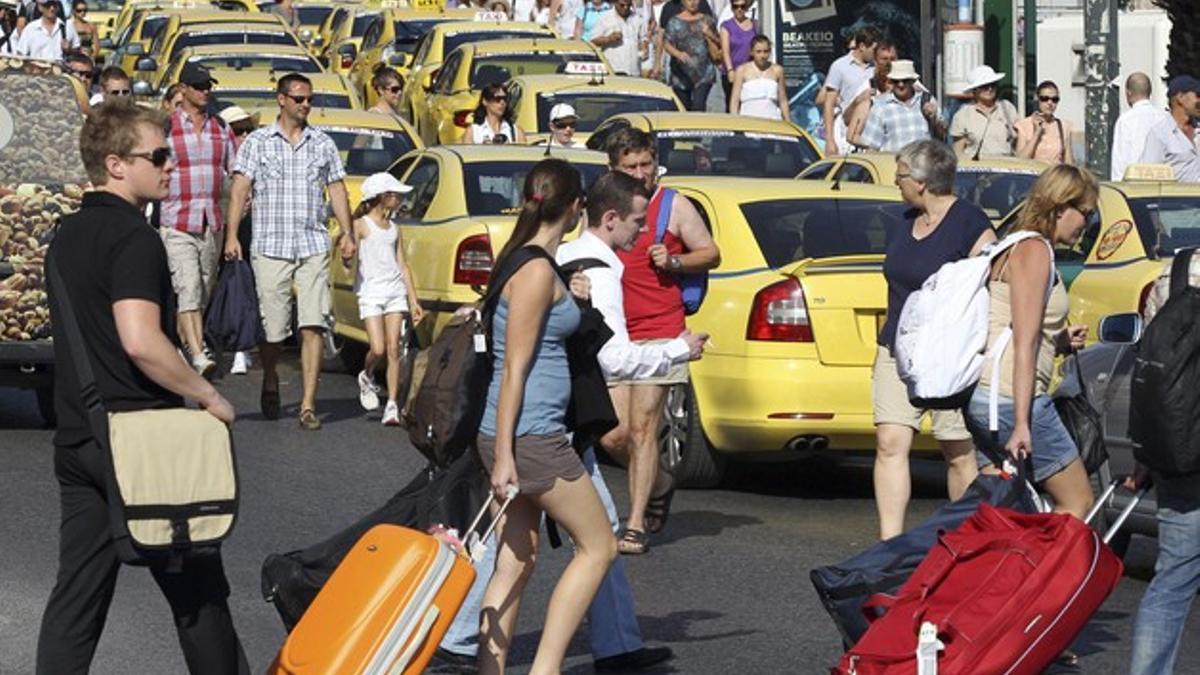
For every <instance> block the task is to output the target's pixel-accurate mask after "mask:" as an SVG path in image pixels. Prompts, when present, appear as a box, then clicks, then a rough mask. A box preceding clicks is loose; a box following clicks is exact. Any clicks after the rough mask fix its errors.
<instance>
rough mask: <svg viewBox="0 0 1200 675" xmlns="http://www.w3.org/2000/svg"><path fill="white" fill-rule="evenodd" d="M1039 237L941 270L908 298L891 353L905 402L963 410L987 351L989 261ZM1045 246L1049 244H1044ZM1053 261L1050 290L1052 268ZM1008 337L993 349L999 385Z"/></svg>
mask: <svg viewBox="0 0 1200 675" xmlns="http://www.w3.org/2000/svg"><path fill="white" fill-rule="evenodd" d="M1035 237H1039V238H1040V237H1041V235H1039V234H1038V233H1036V232H1030V231H1022V232H1014V233H1013V234H1010V235H1008V236H1007V237H1005V238H1004V239H1003V240H1001V241H998V242H995V243H993V244H991V245H990V246H989V247H987V248H985V249H984V250H983V251H982V252H981V253H980V254H979V255H977V256H973V257H970V258H964V259H962V260H957V261H955V262H949V263H946V264H945V265H942V267H941V269H939V270H938V271H937V272H936V273H935V274H934V275H933V276H931V277H929V278H928V279H926V280H925V283H924V284H922V286H921V288H920V289H919V290H917V291H914V292H913V293H912V295H909V296H908V300H906V301H905V303H904V308H903V309H902V310H901V311H900V321H899V323H898V324H897V326H896V344H895V348H894V349H893V352H894V355H895V357H896V366H897V368H898V370H899V371H900V379H902V380H904V383H905V384H906V385H908V398H909V400H911V401H912V402H913V405H916V406H917V407H920V408H932V409H939V410H949V409H956V408H961V407H962V406H963V405H964V404H965V403H966V402H967V400H968V399H969V397H970V395H971V391H972V389H973V387H974V385H975V383H976V382H978V381H979V376H980V374H981V373H982V372H983V364H984V361H985V360H986V359H987V358H988V356H987V355H986V354H985V352H986V351H987V348H988V344H987V340H988V277H989V276H990V274H991V269H992V261H993V260H995V259H996V257H997V256H999V255H1000V254H1001V253H1003V252H1004V251H1007V250H1008V249H1009V248H1012V247H1013V246H1014V245H1016V244H1017V243H1018V242H1021V241H1024V240H1026V239H1031V238H1035ZM1047 245H1049V242H1047ZM1053 260H1054V258H1053V256H1052V257H1051V265H1050V273H1051V277H1050V280H1051V287H1050V288H1047V289H1046V292H1047V295H1048V294H1049V292H1050V290H1051V288H1053V281H1054V264H1053ZM1011 337H1012V329H1011V328H1010V329H1006V330H1005V331H1004V332H1003V333H1001V334H1000V335H999V336H998V337H997V338H996V342H995V344H994V345H992V349H991V359H992V381H993V382H998V381H999V369H1000V359H1001V356H1002V355H1003V354H1004V350H1005V348H1007V346H1008V342H1009V339H1010V338H1011ZM998 391H999V389H998V387H996V386H993V387H992V393H993V396H992V398H993V399H996V400H995V401H993V405H992V408H993V412H992V415H991V418H992V419H991V424H990V425H989V426H991V427H992V429H993V430H995V428H996V413H995V412H994V410H995V408H996V406H997V405H998V396H997V395H996V394H997V392H998Z"/></svg>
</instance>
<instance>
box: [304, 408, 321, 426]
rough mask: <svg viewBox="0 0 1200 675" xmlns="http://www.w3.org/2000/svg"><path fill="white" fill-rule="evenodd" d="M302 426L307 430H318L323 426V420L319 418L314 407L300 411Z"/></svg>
mask: <svg viewBox="0 0 1200 675" xmlns="http://www.w3.org/2000/svg"><path fill="white" fill-rule="evenodd" d="M300 428H301V429H303V430H305V431H317V430H318V429H320V428H321V420H319V419H317V413H316V412H314V411H313V409H312V408H304V409H303V410H301V411H300Z"/></svg>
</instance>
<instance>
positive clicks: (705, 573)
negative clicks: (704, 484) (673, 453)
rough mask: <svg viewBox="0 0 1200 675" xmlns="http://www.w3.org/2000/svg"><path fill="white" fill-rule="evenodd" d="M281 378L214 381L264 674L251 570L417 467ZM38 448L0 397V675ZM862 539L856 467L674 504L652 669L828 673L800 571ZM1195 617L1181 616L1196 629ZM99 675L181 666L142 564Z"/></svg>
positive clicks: (31, 410)
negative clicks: (303, 422) (267, 394)
mask: <svg viewBox="0 0 1200 675" xmlns="http://www.w3.org/2000/svg"><path fill="white" fill-rule="evenodd" d="M283 380H284V381H283V391H284V400H285V417H284V418H283V419H281V420H279V421H275V422H270V421H266V420H263V419H262V417H261V415H260V414H259V413H258V410H257V399H258V396H257V386H258V383H259V377H258V373H256V372H254V371H252V372H251V374H250V375H249V376H247V377H237V378H231V379H226V380H225V381H224V382H223V383H222V384H221V387H222V390H223V391H224V392H225V393H226V395H227V396H228V397H229V398H230V399H231V400H232V401H233V402H234V404H235V406H237V408H238V410H239V414H240V416H239V420H238V423H237V425H236V427H235V430H236V431H235V433H236V440H237V447H238V451H239V468H240V472H241V480H242V490H243V492H242V510H241V520H240V522H239V524H238V527H237V530H236V532H235V534H234V535H233V537H232V539H231V540H230V541H229V542H228V544H227V546H226V547H225V564H226V570H227V572H228V575H229V578H230V583H231V585H232V588H233V595H232V597H231V600H230V602H231V606H232V611H233V614H234V618H235V621H236V623H237V628H238V631H239V633H240V635H241V638H242V641H243V643H244V645H245V648H246V651H247V654H248V655H249V657H250V662H251V664H252V666H253V667H254V669H255V670H256V671H259V672H261V670H262V669H263V668H265V667H266V666H267V664H268V663H269V662H270V659H271V657H272V656H273V654H274V653H275V651H276V650H277V649H278V648H279V645H280V644H281V642H282V640H283V637H284V633H283V628H282V625H281V624H280V622H279V619H278V617H277V615H276V614H275V611H274V609H273V608H272V607H271V606H270V605H268V604H266V603H265V602H263V600H262V598H261V596H260V594H259V569H260V565H261V563H262V560H263V558H264V557H265V556H266V555H267V554H268V553H271V552H279V551H287V550H291V549H295V548H300V547H303V546H306V545H308V544H310V543H313V542H315V541H318V540H319V539H322V538H324V537H325V536H326V535H328V534H329V533H331V532H333V531H336V530H337V529H339V528H340V527H342V526H343V525H345V524H347V523H349V522H351V521H353V520H354V519H356V518H357V517H358V516H360V515H361V514H363V513H365V512H367V511H369V510H371V509H373V508H375V507H376V506H377V505H379V504H380V503H382V502H383V501H385V500H386V499H387V498H388V497H389V496H390V495H391V494H392V493H393V492H394V491H395V490H396V489H398V488H399V487H400V486H401V485H402V484H403V483H405V482H407V480H408V479H409V477H410V476H412V475H413V474H414V473H415V472H416V471H417V470H419V468H420V466H421V465H422V463H421V461H420V460H419V456H418V455H417V453H416V452H415V451H414V450H412V449H411V447H409V446H408V444H407V443H406V440H405V435H404V433H403V432H400V431H398V430H395V429H388V428H384V427H382V426H381V425H380V424H379V423H378V418H377V417H373V418H367V417H365V416H364V415H363V413H362V411H361V409H359V407H358V402H357V390H356V388H355V386H354V382H353V378H352V377H351V376H349V375H343V374H329V373H327V374H325V375H324V376H323V378H322V389H321V396H320V404H319V408H320V409H321V416H322V418H323V421H324V422H325V428H324V429H323V430H322V431H320V432H317V433H307V432H303V431H300V430H299V429H298V428H297V426H296V422H295V419H294V416H295V400H297V399H298V396H299V391H298V390H299V384H298V373H297V372H295V371H294V370H292V369H287V370H285V371H284V372H283ZM50 438H51V432H50V431H48V430H45V429H42V428H40V426H39V420H38V417H37V413H36V408H35V406H34V401H33V396H32V394H30V393H28V392H20V391H16V390H0V457H2V458H3V460H2V462H0V484H2V485H3V488H2V492H0V494H2V495H3V497H0V512H2V513H3V514H4V515H3V518H0V673H4V674H8V673H29V672H32V668H33V665H32V664H33V658H34V650H35V645H36V640H37V628H38V623H39V619H40V616H41V612H42V608H43V606H44V603H45V600H46V597H47V595H48V593H49V591H50V588H51V585H52V583H53V579H54V571H55V569H56V546H57V541H58V537H57V524H58V506H57V500H58V492H57V486H56V484H55V481H54V475H53V467H52V462H51V458H52V452H51V445H50ZM917 470H918V474H919V475H918V480H917V484H916V489H915V493H916V499H915V501H914V503H913V506H912V511H911V514H912V516H913V517H914V518H919V517H923V516H924V515H926V514H928V513H929V512H931V511H932V510H933V509H935V508H936V506H937V504H938V498H939V495H942V494H944V492H943V491H944V487H943V486H942V485H941V484H940V483H939V481H938V480H937V479H936V476H935V474H936V473H937V470H938V468H937V466H936V465H933V464H922V465H918V469H917ZM604 472H605V475H606V477H607V478H608V480H609V484H610V485H611V486H612V488H613V492H614V493H615V494H616V495H617V503H618V505H621V504H624V503H626V502H625V494H626V490H625V474H624V472H623V471H621V470H619V469H616V468H613V467H606V468H605V469H604ZM619 508H621V507H620V506H619ZM874 530H875V517H874V506H873V503H872V501H871V490H870V473H869V470H867V469H866V465H865V463H864V462H862V461H853V460H850V461H843V462H840V463H834V462H832V461H812V462H805V463H796V464H787V465H761V464H760V465H753V466H742V467H735V469H734V470H733V471H732V472H731V475H730V477H729V479H728V480H727V481H726V484H725V486H724V487H722V488H721V489H718V490H706V491H691V492H683V493H680V494H679V495H677V496H676V498H675V502H674V508H673V512H672V515H671V520H670V523H669V525H668V526H667V529H666V530H665V532H664V533H663V534H662V535H660V536H659V537H658V538H656V539H655V540H654V541H653V545H654V548H653V550H652V551H651V553H650V554H649V555H647V556H642V557H634V558H626V564H627V566H628V570H629V574H630V577H631V579H632V581H633V584H634V587H635V588H634V591H635V596H636V598H637V603H638V614H639V618H640V620H641V625H642V629H643V632H644V633H645V636H646V639H647V641H648V642H649V643H652V644H669V645H671V646H672V647H673V648H674V650H675V652H676V655H677V656H676V658H675V660H674V661H673V662H672V663H671V664H670V665H669V667H666V668H663V669H662V670H660V671H658V672H677V673H821V672H828V668H829V666H830V665H832V664H833V663H834V662H835V661H836V659H837V658H838V657H839V655H840V653H841V650H840V644H839V639H838V637H837V634H836V631H835V629H834V627H833V625H832V623H831V622H830V620H829V618H828V616H827V615H826V614H825V612H824V610H823V609H822V607H821V606H820V603H819V602H818V601H817V598H816V595H815V594H814V592H813V590H812V587H811V585H810V583H809V580H808V571H809V570H810V569H811V568H812V567H814V566H818V565H822V564H827V563H830V562H835V561H838V560H841V559H843V558H845V557H847V556H849V555H850V554H852V553H854V552H857V551H858V550H860V549H862V548H864V547H865V546H866V545H868V544H869V543H870V542H871V541H872V538H873V536H874V534H873V533H874ZM546 551H547V552H546V553H544V554H543V556H542V558H541V560H540V561H539V569H538V571H537V573H536V574H535V577H534V579H533V580H532V582H531V584H530V591H529V592H528V593H527V596H526V599H525V602H524V604H523V608H524V610H525V611H524V612H523V614H522V616H521V620H520V624H519V631H518V633H519V637H518V638H517V641H516V646H515V651H514V658H513V660H512V663H513V664H514V667H513V668H512V671H511V672H516V673H521V672H526V670H527V668H528V664H529V663H530V662H531V660H532V656H533V650H534V649H535V647H536V642H537V636H538V632H539V627H540V625H541V621H542V618H543V615H544V611H545V606H546V602H547V599H548V596H549V593H550V590H551V588H552V585H553V582H554V580H555V579H556V578H557V575H558V574H559V572H560V571H561V569H562V567H563V565H564V564H565V561H566V555H567V554H566V553H565V552H563V551H561V550H560V551H549V549H548V548H547V549H546ZM1153 553H1154V549H1153V546H1152V543H1151V542H1150V541H1149V540H1144V539H1140V538H1137V537H1135V538H1134V543H1133V545H1132V546H1131V549H1130V553H1129V556H1128V558H1127V562H1128V563H1129V567H1130V573H1129V576H1127V577H1126V579H1125V580H1124V581H1123V582H1122V583H1121V585H1120V586H1119V587H1118V588H1117V590H1116V592H1115V593H1114V594H1113V595H1112V597H1111V598H1110V599H1109V600H1108V602H1107V603H1106V604H1105V605H1104V607H1103V608H1102V609H1101V610H1100V612H1099V613H1098V614H1097V616H1096V618H1095V620H1094V621H1093V623H1092V624H1091V625H1090V626H1089V628H1088V629H1087V630H1086V631H1085V633H1084V635H1083V636H1082V637H1081V638H1080V640H1079V641H1078V642H1077V644H1076V650H1077V651H1078V652H1079V653H1080V654H1081V655H1082V670H1083V671H1084V672H1091V673H1120V672H1126V670H1127V667H1128V658H1129V636H1130V632H1131V626H1132V620H1133V614H1134V613H1135V612H1136V608H1137V603H1138V601H1139V599H1140V598H1141V595H1142V592H1143V591H1144V589H1145V586H1146V583H1145V579H1147V578H1148V575H1149V570H1150V569H1151V568H1152V566H1153ZM1198 613H1200V612H1196V611H1193V615H1192V621H1191V622H1190V624H1189V629H1190V634H1191V635H1195V634H1196V630H1197V616H1196V615H1197V614H1198ZM584 630H586V628H584ZM93 672H95V673H101V674H107V673H114V674H116V673H119V674H121V675H138V674H142V673H145V674H150V675H158V674H161V673H182V672H184V666H183V662H182V658H181V656H180V652H179V648H178V645H177V644H176V642H175V636H174V631H173V628H172V626H171V619H170V612H169V609H168V607H167V604H166V602H165V601H164V600H163V598H162V597H161V595H160V594H159V593H158V590H157V587H156V586H155V585H154V583H153V581H152V580H151V578H150V575H149V574H148V573H147V572H145V571H144V570H141V569H134V568H126V569H125V570H124V571H123V572H122V575H121V579H120V582H119V586H118V589H117V594H116V599H115V601H114V602H113V605H112V609H111V611H110V614H109V621H108V625H107V628H106V631H105V633H104V636H103V638H102V639H101V641H100V645H99V648H98V650H97V654H96V659H95V663H94V668H93ZM567 672H571V673H590V672H592V668H591V659H590V656H589V655H588V654H587V641H586V639H583V638H582V637H577V639H576V641H575V644H574V645H573V647H572V649H571V652H570V659H569V661H568V663H567ZM1178 672H1180V673H1184V672H1192V673H1195V672H1200V643H1198V642H1197V641H1195V640H1187V641H1185V642H1184V644H1183V647H1182V653H1181V657H1180V665H1179V670H1178Z"/></svg>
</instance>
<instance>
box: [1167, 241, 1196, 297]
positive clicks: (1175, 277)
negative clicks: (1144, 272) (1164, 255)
mask: <svg viewBox="0 0 1200 675" xmlns="http://www.w3.org/2000/svg"><path fill="white" fill-rule="evenodd" d="M1197 250H1198V249H1195V248H1185V249H1180V250H1178V251H1176V252H1175V260H1173V261H1172V262H1171V293H1170V295H1169V296H1168V297H1174V296H1175V295H1178V294H1179V293H1182V292H1183V289H1185V288H1187V287H1188V285H1189V284H1188V281H1189V279H1188V277H1189V276H1191V275H1190V271H1191V266H1192V256H1194V255H1195V254H1196V251H1197Z"/></svg>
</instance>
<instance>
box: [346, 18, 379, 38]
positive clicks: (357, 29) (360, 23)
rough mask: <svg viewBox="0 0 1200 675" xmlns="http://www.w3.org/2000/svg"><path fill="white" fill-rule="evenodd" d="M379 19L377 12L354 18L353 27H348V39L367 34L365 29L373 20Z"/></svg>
mask: <svg viewBox="0 0 1200 675" xmlns="http://www.w3.org/2000/svg"><path fill="white" fill-rule="evenodd" d="M378 18H379V12H365V13H359V14H358V16H356V17H354V25H353V26H351V27H350V37H356V38H360V37H362V36H363V34H364V33H366V32H367V28H369V27H370V26H371V23H372V22H374V21H375V19H378Z"/></svg>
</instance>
